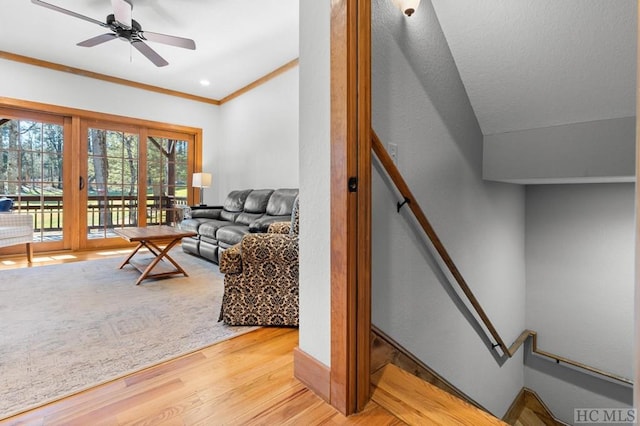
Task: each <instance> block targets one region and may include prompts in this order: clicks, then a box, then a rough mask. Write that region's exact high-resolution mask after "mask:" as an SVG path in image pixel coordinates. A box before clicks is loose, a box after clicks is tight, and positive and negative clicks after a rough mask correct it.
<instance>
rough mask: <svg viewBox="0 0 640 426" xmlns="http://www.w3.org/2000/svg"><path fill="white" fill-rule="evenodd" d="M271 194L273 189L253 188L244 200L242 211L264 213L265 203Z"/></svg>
mask: <svg viewBox="0 0 640 426" xmlns="http://www.w3.org/2000/svg"><path fill="white" fill-rule="evenodd" d="M271 194H273V189H254V190H253V191H251V193H250V194H249V195H248V196H247V199H246V201H245V202H244V211H245V212H246V213H261V214H264V212H265V211H267V204H268V203H269V198H270V197H271Z"/></svg>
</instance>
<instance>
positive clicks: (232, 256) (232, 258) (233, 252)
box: [220, 243, 242, 274]
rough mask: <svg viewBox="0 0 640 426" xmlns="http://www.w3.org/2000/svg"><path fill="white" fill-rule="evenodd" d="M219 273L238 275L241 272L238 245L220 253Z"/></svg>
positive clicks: (239, 248) (240, 250)
mask: <svg viewBox="0 0 640 426" xmlns="http://www.w3.org/2000/svg"><path fill="white" fill-rule="evenodd" d="M220 272H222V273H223V274H239V273H240V272H242V249H241V247H240V243H238V244H236V245H235V246H233V247H231V248H229V249H227V250H225V251H224V252H222V256H221V257H220Z"/></svg>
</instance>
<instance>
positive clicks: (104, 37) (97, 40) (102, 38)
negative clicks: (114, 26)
mask: <svg viewBox="0 0 640 426" xmlns="http://www.w3.org/2000/svg"><path fill="white" fill-rule="evenodd" d="M116 38H118V36H117V35H115V34H113V33H107V34H101V35H99V36H96V37H92V38H90V39H88V40H85V41H81V42H80V43H78V44H77V46H82V47H93V46H97V45H98V44H101V43H106V42H107V41H110V40H113V39H116Z"/></svg>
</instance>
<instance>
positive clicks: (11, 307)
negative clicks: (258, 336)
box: [0, 249, 253, 419]
mask: <svg viewBox="0 0 640 426" xmlns="http://www.w3.org/2000/svg"><path fill="white" fill-rule="evenodd" d="M171 256H172V257H173V258H174V259H176V260H177V261H178V263H180V265H181V266H182V267H183V268H184V269H185V270H186V271H187V272H188V273H189V277H182V276H174V277H172V278H165V279H150V280H145V281H143V282H142V283H141V284H140V285H138V286H136V285H135V282H136V280H137V278H138V277H139V276H140V274H139V272H138V271H137V270H135V269H133V267H131V266H130V265H127V266H125V268H124V269H122V270H119V269H118V266H119V264H120V263H121V261H122V259H121V258H110V259H100V260H91V261H83V262H75V263H67V264H62V265H52V266H38V267H32V268H24V269H15V270H6V271H2V272H1V273H0V419H2V418H6V417H9V416H10V415H12V414H15V413H18V412H21V411H24V410H25V409H28V408H31V407H34V406H39V405H42V404H43V403H46V402H48V401H52V400H56V399H59V398H61V397H63V396H66V395H69V394H72V393H75V392H78V391H81V390H83V389H87V388H90V387H93V386H95V385H97V384H100V383H104V382H107V381H109V380H112V379H115V378H118V377H122V376H124V375H126V374H128V373H131V372H134V371H137V370H140V369H143V368H145V367H148V366H151V365H154V364H157V363H159V362H162V361H165V360H168V359H171V358H175V357H177V356H179V355H181V354H185V353H189V352H191V351H194V350H197V349H200V348H203V347H205V346H208V345H211V344H213V343H215V342H218V341H221V340H225V339H228V338H230V337H233V336H236V335H239V334H241V333H243V332H246V331H250V330H252V329H253V328H247V327H230V326H226V325H224V324H223V323H219V322H218V321H217V320H218V318H217V317H218V313H219V310H220V304H221V301H222V292H223V276H222V275H221V274H220V273H219V271H218V267H217V266H216V265H214V264H212V263H210V262H207V261H205V260H202V259H199V258H197V257H195V256H190V255H187V254H184V253H182V252H181V251H180V250H179V249H174V250H173V251H172V252H171Z"/></svg>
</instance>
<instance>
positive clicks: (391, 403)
mask: <svg viewBox="0 0 640 426" xmlns="http://www.w3.org/2000/svg"><path fill="white" fill-rule="evenodd" d="M371 384H372V396H371V399H373V400H374V401H375V402H377V403H378V404H379V405H381V406H382V407H384V408H386V409H387V410H389V411H390V412H391V413H393V414H394V415H395V416H396V417H398V418H400V419H401V420H403V421H404V422H406V423H408V424H410V425H425V424H431V425H469V426H479V425H506V423H504V422H502V421H501V420H499V419H497V418H496V417H494V416H492V415H491V414H489V413H486V412H484V411H482V410H480V409H478V408H476V407H474V406H473V405H471V404H469V403H467V402H465V401H463V400H461V399H459V398H456V397H455V396H453V395H451V394H450V393H447V392H445V391H443V390H442V389H439V388H437V387H435V386H433V385H432V384H430V383H427V382H425V381H423V380H421V379H419V378H418V377H416V376H414V375H413V374H411V373H408V372H406V371H404V370H402V369H400V368H398V367H396V366H395V365H393V364H387V365H386V366H385V367H383V368H381V369H380V370H378V371H377V372H376V373H374V374H373V375H372V377H371Z"/></svg>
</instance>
